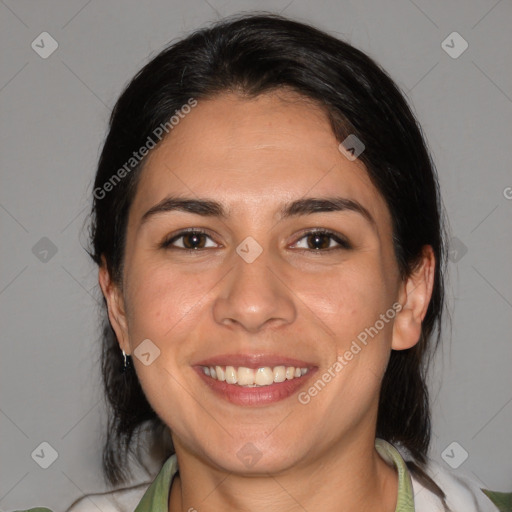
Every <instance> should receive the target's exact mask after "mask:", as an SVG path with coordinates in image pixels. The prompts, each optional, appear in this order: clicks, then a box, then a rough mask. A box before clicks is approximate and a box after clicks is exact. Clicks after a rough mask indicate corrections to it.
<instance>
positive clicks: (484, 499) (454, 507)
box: [411, 461, 512, 512]
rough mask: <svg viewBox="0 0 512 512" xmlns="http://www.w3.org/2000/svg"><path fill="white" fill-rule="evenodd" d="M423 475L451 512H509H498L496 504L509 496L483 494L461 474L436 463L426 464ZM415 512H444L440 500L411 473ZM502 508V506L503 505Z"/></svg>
mask: <svg viewBox="0 0 512 512" xmlns="http://www.w3.org/2000/svg"><path fill="white" fill-rule="evenodd" d="M425 470H426V473H427V474H428V475H429V476H430V478H431V479H432V480H433V481H434V482H435V483H436V484H437V485H438V486H439V488H440V489H441V490H442V491H443V492H444V494H445V496H446V505H447V506H448V510H450V511H451V512H498V511H512V508H510V505H508V507H507V508H501V507H500V506H499V503H500V502H503V503H505V501H506V500H512V494H511V493H492V492H488V491H486V492H484V490H483V489H482V486H481V485H480V484H479V483H478V481H476V480H475V479H473V478H471V477H469V476H468V475H465V474H463V473H459V472H455V471H452V470H449V469H448V468H444V467H443V466H442V465H441V464H439V463H437V462H433V461H432V462H429V464H428V465H427V466H426V468H425ZM411 479H412V485H413V491H414V504H415V508H416V512H438V511H439V512H445V507H444V505H443V503H442V500H441V499H440V498H439V497H438V496H437V495H436V494H435V492H434V491H433V490H432V489H429V488H428V486H427V485H425V483H424V482H421V481H420V479H419V478H418V477H416V476H415V475H414V473H411ZM505 506H506V505H505Z"/></svg>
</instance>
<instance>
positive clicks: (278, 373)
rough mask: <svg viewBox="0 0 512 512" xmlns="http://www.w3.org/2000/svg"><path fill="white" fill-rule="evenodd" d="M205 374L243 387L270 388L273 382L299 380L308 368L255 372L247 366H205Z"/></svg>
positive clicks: (285, 367) (280, 368) (260, 370)
mask: <svg viewBox="0 0 512 512" xmlns="http://www.w3.org/2000/svg"><path fill="white" fill-rule="evenodd" d="M202 368H203V372H204V374H205V375H208V376H209V377H211V378H212V379H215V380H219V381H221V382H224V381H225V382H227V383H228V384H237V385H239V386H243V387H256V386H269V385H270V384H272V383H273V382H284V381H285V380H292V379H298V378H300V377H302V376H303V375H306V373H308V368H295V367H294V366H284V365H280V366H274V368H271V367H270V366H263V367H261V368H258V369H256V370H254V369H253V368H247V367H245V366H239V367H237V368H235V367H234V366H226V367H224V366H203V367H202Z"/></svg>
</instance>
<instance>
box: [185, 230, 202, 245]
mask: <svg viewBox="0 0 512 512" xmlns="http://www.w3.org/2000/svg"><path fill="white" fill-rule="evenodd" d="M202 236H203V235H202V234H201V233H188V234H186V235H185V236H184V237H183V245H184V246H185V247H186V248H187V249H198V248H199V247H197V245H201V246H202V245H203V244H201V243H200V239H201V237H202ZM196 244H197V245H196Z"/></svg>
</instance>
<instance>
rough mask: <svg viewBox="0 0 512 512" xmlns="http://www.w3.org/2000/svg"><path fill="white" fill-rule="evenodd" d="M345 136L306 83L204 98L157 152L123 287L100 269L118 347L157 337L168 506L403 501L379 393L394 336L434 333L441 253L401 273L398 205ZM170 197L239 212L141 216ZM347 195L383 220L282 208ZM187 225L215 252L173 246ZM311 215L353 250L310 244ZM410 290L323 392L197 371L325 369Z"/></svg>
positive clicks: (400, 344)
mask: <svg viewBox="0 0 512 512" xmlns="http://www.w3.org/2000/svg"><path fill="white" fill-rule="evenodd" d="M338 144H339V142H338V141H337V140H336V138H335V137H334V135H333V133H332V130H331V127H330V124H329V122H328V120H327V117H326V115H325V113H324V112H323V111H322V110H320V109H319V108H318V107H316V106H314V105H312V104H311V103H310V102H308V101H307V100H305V99H303V98H300V97H298V96H296V95H295V94H293V93H290V92H286V91H279V92H273V93H266V94H264V95H260V96H258V97H257V98H253V99H247V98H244V97H242V96H239V95H236V94H231V93H230V94H227V93H226V94H222V95H219V96H216V97H215V98H213V99H210V100H201V101H199V103H198V105H197V107H195V108H194V109H193V110H192V111H191V113H189V114H188V115H187V116H186V117H185V118H184V119H182V120H181V121H180V123H179V125H177V126H176V127H175V128H174V130H173V131H172V132H171V135H170V136H169V137H168V138H167V139H165V140H164V141H163V142H162V143H161V144H160V145H159V146H157V147H156V148H155V149H154V150H153V152H152V153H151V154H150V155H149V157H148V160H147V161H146V165H145V168H144V170H143V172H142V175H141V180H140V182H139V184H138V188H137V192H136V195H135V198H134V202H133V204H132V206H131V209H130V213H129V219H128V227H127V243H126V249H125V267H124V274H123V282H122V287H121V286H118V285H117V284H116V283H114V282H113V281H112V280H111V279H110V276H109V274H108V271H107V269H106V265H105V264H104V265H103V266H102V267H101V268H100V272H99V282H100V285H101V288H102V290H103V293H104V295H105V297H106V299H107V303H108V309H109V317H110V321H111V323H112V326H113V328H114V330H115V332H116V335H117V338H118V341H119V344H120V347H121V348H122V349H123V350H125V352H126V353H127V354H132V353H133V351H134V350H135V349H136V347H137V346H138V345H139V343H141V341H142V340H145V339H150V340H151V341H152V342H153V343H154V344H155V345H157V346H158V348H159V350H160V356H159V357H158V358H157V359H155V361H154V362H153V363H152V364H151V365H149V366H145V365H143V364H142V363H141V362H140V361H139V360H138V358H137V357H134V358H133V362H134V365H135V370H136V372H137V375H138V377H139V379H140V382H141V385H142V387H143V389H144V392H145V394H146V396H147V398H148V400H149V401H150V403H151V405H152V407H153V408H154V409H155V411H156V412H157V413H158V415H159V416H160V418H162V420H163V421H164V422H165V423H166V424H167V425H168V426H169V428H170V429H171V431H172V438H173V442H174V446H175V448H176V453H177V457H178V464H179V468H180V474H179V477H177V478H176V479H175V480H174V482H173V485H172V488H171V495H170V503H169V506H170V508H169V510H173V511H176V510H189V509H190V508H191V507H193V508H195V509H197V510H201V511H218V510H226V511H235V510H267V511H273V510H279V511H280V512H283V511H299V510H300V511H303V510H304V509H306V510H310V511H313V510H322V511H324V512H329V511H339V510H381V511H389V512H391V511H394V510H395V506H396V496H397V485H398V480H397V475H396V472H395V470H394V469H393V468H392V467H390V466H388V465H387V464H386V463H385V462H384V461H383V459H381V458H380V456H379V455H378V454H377V452H376V450H375V448H374V440H375V426H376V418H377V405H378V395H379V390H380V384H381V380H382V377H383V374H384V371H385V369H386V365H387V362H388V360H389V356H390V351H391V349H394V350H403V349H407V348H409V347H411V346H413V345H414V344H415V343H417V341H418V339H419V336H420V332H421V322H422V320H423V318H424V316H425V314H426V310H427V306H428V302H429V300H430V296H431V292H432V284H433V270H434V264H435V262H434V257H433V254H432V250H431V248H430V247H428V246H426V247H425V248H424V252H423V257H422V259H421V261H420V264H419V265H418V267H417V268H416V270H415V271H414V272H413V274H411V275H410V276H409V278H407V279H406V280H401V278H400V275H399V271H398V266H397V262H396V258H395V254H394V251H393V245H392V229H391V217H390V213H389V210H388V207H387V205H386V203H385V201H384V199H383V198H382V197H381V195H380V193H379V192H378V190H377V189H376V188H375V187H374V186H373V184H372V183H371V181H370V179H369V177H368V175H367V173H366V170H365V168H364V165H363V164H362V163H361V162H360V161H359V160H355V161H350V160H348V159H347V158H346V157H345V156H344V155H343V154H342V153H341V152H340V151H339V149H338ZM170 194H172V195H180V196H183V197H187V198H193V199H197V198H208V199H213V200H216V201H219V202H221V203H222V204H223V205H224V207H225V208H226V210H227V212H228V213H229V215H228V216H227V217H226V218H225V219H220V218H216V217H203V216H199V215H197V214H193V213H188V212H183V211H172V212H164V213H159V214H156V215H152V216H151V217H149V218H148V220H147V221H146V222H142V221H141V219H142V216H143V215H144V213H145V212H146V211H148V210H149V209H150V208H151V207H153V206H154V205H155V204H157V203H158V202H159V201H161V200H162V199H163V198H165V197H166V196H168V195H170ZM334 195H338V196H342V197H345V198H348V199H351V200H354V201H357V202H358V203H360V204H361V205H363V206H364V207H365V208H366V209H367V210H368V212H369V213H370V214H371V216H372V218H373V219H374V222H373V223H372V222H369V221H368V220H367V219H366V218H365V217H364V216H363V215H361V214H360V213H358V212H354V211H340V212H317V213H312V214H309V215H305V216H297V217H290V218H286V219H280V218H279V211H280V209H281V208H282V206H283V205H284V204H285V203H288V202H290V201H293V200H296V199H300V198H305V197H315V198H319V197H326V196H334ZM185 228H202V229H205V230H207V231H208V235H209V236H210V237H211V238H209V237H204V238H203V239H201V242H202V243H203V244H205V245H206V248H205V249H203V250H201V251H197V250H196V251H194V252H193V253H187V252H184V251H180V249H179V248H177V249H170V248H162V247H161V246H159V243H161V242H162V241H163V240H164V239H165V238H166V237H169V235H172V234H173V233H177V232H178V231H179V230H181V229H185ZM313 228H325V229H329V230H332V231H334V232H335V233H338V234H340V235H342V236H344V237H345V238H346V239H348V240H349V242H350V244H351V248H350V249H346V248H341V249H339V250H326V249H316V250H315V249H309V251H308V250H307V248H308V238H307V237H306V238H304V236H305V235H304V230H306V229H309V230H311V229H313ZM248 236H251V237H252V238H254V239H255V240H256V241H257V242H258V244H259V245H260V246H261V247H262V249H263V252H262V253H261V255H260V256H259V257H258V258H257V259H256V260H255V261H254V262H252V263H250V264H249V263H247V262H245V261H244V260H243V259H242V258H241V257H240V256H239V255H238V254H237V252H236V248H237V246H238V245H239V244H240V243H241V242H242V241H243V240H244V239H245V238H246V237H248ZM309 240H311V237H310V238H309ZM188 241H189V242H190V240H188ZM184 242H185V240H184V239H183V238H181V239H178V240H177V241H176V242H175V245H179V246H181V245H182V244H183V243H184ZM323 242H324V243H325V244H326V246H327V247H337V246H338V244H337V243H336V242H335V241H334V240H332V239H329V238H326V239H325V240H323ZM320 245H321V244H320ZM322 247H325V246H322ZM395 302H398V303H400V304H401V305H402V307H403V309H402V310H401V311H400V312H399V313H398V314H397V316H396V317H395V319H394V320H392V321H390V322H389V323H387V324H385V327H384V328H383V329H382V330H381V331H379V333H378V335H377V336H375V337H374V338H373V339H371V341H370V342H369V343H368V344H367V346H365V347H364V348H363V349H362V350H361V352H360V353H358V354H357V355H356V356H354V358H353V360H352V361H350V362H349V363H348V364H347V365H346V366H345V367H344V369H343V370H342V371H341V372H339V374H338V375H337V376H336V377H335V378H333V379H332V380H331V382H329V383H328V385H326V386H325V388H324V389H323V390H322V391H321V392H320V393H318V395H317V396H315V397H314V398H312V399H311V401H310V402H309V403H308V404H307V405H303V404H301V403H300V402H299V401H298V400H297V394H294V395H293V396H291V397H288V398H286V399H284V400H281V401H278V402H276V403H273V404H270V405H266V406H263V407H243V406H239V405H234V404H232V403H229V402H228V401H226V400H224V399H222V398H219V397H218V396H217V395H215V394H214V393H213V392H211V391H210V390H209V388H208V387H207V386H206V385H205V384H204V382H203V381H202V380H201V379H200V378H199V377H198V375H197V374H196V372H195V370H194V369H193V368H192V365H194V364H196V363H197V362H198V361H200V360H201V359H205V358H207V357H211V356H215V355H218V354H225V353H245V354H248V353H259V352H266V353H269V352H271V353H278V354H281V355H287V356H290V357H295V358H299V359H304V360H305V361H311V362H313V363H314V364H315V365H316V366H317V367H318V370H317V375H321V374H322V373H323V372H325V371H326V370H327V369H328V368H329V367H331V366H332V365H333V363H334V362H335V361H336V358H337V356H339V355H340V356H342V355H343V354H344V353H345V352H346V351H347V350H348V349H349V347H350V344H351V343H352V341H353V340H354V339H356V337H357V335H358V334H359V333H360V332H362V331H363V330H364V329H365V328H367V327H369V326H373V325H374V324H375V322H376V320H378V319H379V315H381V314H383V313H385V312H386V311H387V310H389V309H390V308H391V306H392V304H393V303H395ZM314 380H316V379H313V380H312V382H314ZM302 390H304V388H302V389H301V390H300V391H302ZM306 390H307V386H306ZM247 442H251V443H252V444H253V445H254V446H256V447H257V449H258V450H259V452H260V453H261V458H260V459H259V460H258V462H257V463H256V464H254V466H252V467H250V468H248V467H246V466H245V465H244V464H243V463H242V462H241V460H240V459H239V458H238V457H237V452H238V451H239V450H240V449H241V448H242V447H244V446H245V445H246V443H247Z"/></svg>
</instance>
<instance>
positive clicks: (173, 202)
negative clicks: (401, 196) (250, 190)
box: [141, 196, 376, 226]
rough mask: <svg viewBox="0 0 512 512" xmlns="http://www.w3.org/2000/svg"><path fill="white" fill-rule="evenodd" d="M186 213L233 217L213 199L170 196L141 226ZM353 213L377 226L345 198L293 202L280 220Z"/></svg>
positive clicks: (361, 206) (283, 210) (283, 209)
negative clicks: (156, 218)
mask: <svg viewBox="0 0 512 512" xmlns="http://www.w3.org/2000/svg"><path fill="white" fill-rule="evenodd" d="M172 211H182V212H187V213H193V214H195V215H201V216H202V217H219V218H221V219H227V218H228V217H229V214H228V213H227V211H226V210H225V209H224V206H223V205H222V204H221V203H219V202H217V201H213V200H211V199H188V198H184V197H172V196H170V197H166V198H164V199H162V201H160V202H159V203H157V204H156V205H154V206H152V207H151V208H150V209H149V210H148V211H147V212H146V213H144V215H143V216H142V219H141V224H143V223H145V222H147V221H148V220H149V219H150V218H151V217H153V216H154V215H157V214H160V213H167V212H172ZM343 211H351V212H356V213H359V214H360V215H362V216H363V217H364V218H365V219H366V220H367V221H368V222H369V223H370V224H372V225H373V226H375V225H376V222H375V219H374V218H373V217H372V215H371V214H370V212H369V211H368V210H367V209H366V208H365V207H364V206H363V205H362V204H361V203H359V202H358V201H355V200H353V199H347V198H345V197H338V196H337V197H319V198H315V197H309V198H302V199H297V200H295V201H292V202H291V203H288V204H285V205H284V206H283V207H282V208H281V210H280V219H281V220H282V219H286V218H290V217H299V216H304V215H311V214H313V213H320V212H343Z"/></svg>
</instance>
